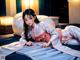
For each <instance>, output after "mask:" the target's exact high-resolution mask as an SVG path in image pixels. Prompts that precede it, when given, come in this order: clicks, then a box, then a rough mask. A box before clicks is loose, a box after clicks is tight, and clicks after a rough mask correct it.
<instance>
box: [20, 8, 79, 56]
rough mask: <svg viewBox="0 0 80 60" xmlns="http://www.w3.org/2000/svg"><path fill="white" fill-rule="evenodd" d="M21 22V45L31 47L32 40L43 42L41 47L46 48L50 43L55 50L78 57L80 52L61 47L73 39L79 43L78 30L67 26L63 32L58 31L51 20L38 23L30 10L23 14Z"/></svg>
mask: <svg viewBox="0 0 80 60" xmlns="http://www.w3.org/2000/svg"><path fill="white" fill-rule="evenodd" d="M23 21H24V33H23V34H22V37H21V38H20V42H21V43H22V44H23V45H24V44H26V45H28V46H31V45H32V41H31V40H32V39H34V40H35V41H37V42H40V41H43V42H44V44H42V46H43V47H48V46H49V45H50V43H52V46H53V47H54V48H56V49H57V50H60V51H62V52H65V53H68V54H71V55H74V56H78V57H80V51H77V50H73V49H71V48H69V47H67V46H63V45H62V44H69V42H71V39H72V38H73V37H75V38H78V41H80V37H79V36H80V34H79V33H77V32H79V31H80V28H78V27H75V26H69V27H66V28H65V29H64V30H63V31H62V30H60V29H55V24H54V22H53V21H52V20H46V21H43V22H39V20H38V19H37V17H36V14H35V12H34V11H33V10H32V9H27V10H25V11H24V12H23ZM73 41H76V42H75V43H76V44H79V43H78V41H77V40H73ZM72 43H73V42H72ZM73 44H74V43H73Z"/></svg>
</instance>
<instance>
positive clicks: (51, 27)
mask: <svg viewBox="0 0 80 60" xmlns="http://www.w3.org/2000/svg"><path fill="white" fill-rule="evenodd" d="M42 25H43V29H44V30H45V31H47V32H48V33H50V35H55V34H56V33H57V32H56V31H55V22H54V21H53V20H51V19H48V20H46V21H44V22H43V24H42Z"/></svg>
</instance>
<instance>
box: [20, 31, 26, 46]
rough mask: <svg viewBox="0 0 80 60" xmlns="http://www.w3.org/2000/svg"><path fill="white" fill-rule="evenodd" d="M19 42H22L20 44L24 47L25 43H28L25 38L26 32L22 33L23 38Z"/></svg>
mask: <svg viewBox="0 0 80 60" xmlns="http://www.w3.org/2000/svg"><path fill="white" fill-rule="evenodd" d="M19 42H20V44H23V45H25V43H26V42H27V41H26V40H25V37H24V32H22V34H21V38H20V39H19Z"/></svg>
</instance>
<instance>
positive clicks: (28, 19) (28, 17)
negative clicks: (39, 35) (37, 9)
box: [24, 15, 35, 27]
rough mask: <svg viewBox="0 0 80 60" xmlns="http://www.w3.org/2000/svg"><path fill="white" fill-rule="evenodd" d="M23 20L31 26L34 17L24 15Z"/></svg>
mask: <svg viewBox="0 0 80 60" xmlns="http://www.w3.org/2000/svg"><path fill="white" fill-rule="evenodd" d="M24 20H25V23H26V24H27V25H28V26H30V27H31V26H33V25H34V23H35V22H34V20H35V17H33V16H32V15H25V17H24Z"/></svg>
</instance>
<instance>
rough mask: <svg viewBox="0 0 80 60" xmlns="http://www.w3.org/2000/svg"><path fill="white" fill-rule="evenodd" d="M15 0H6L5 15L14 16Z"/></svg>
mask: <svg viewBox="0 0 80 60" xmlns="http://www.w3.org/2000/svg"><path fill="white" fill-rule="evenodd" d="M15 2H16V0H6V15H7V16H14V15H15V14H16V3H15Z"/></svg>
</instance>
